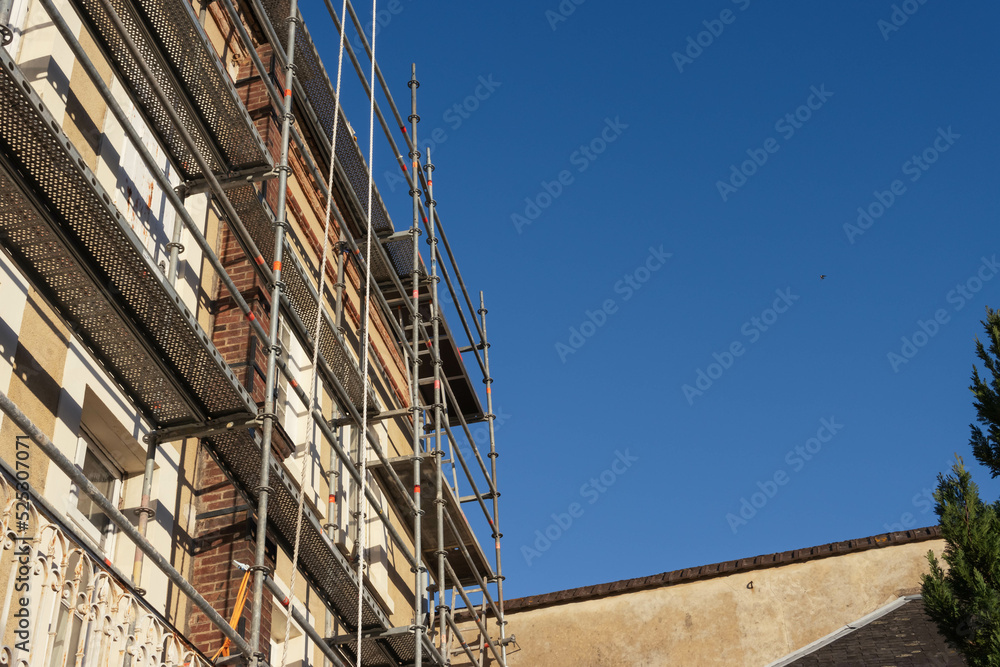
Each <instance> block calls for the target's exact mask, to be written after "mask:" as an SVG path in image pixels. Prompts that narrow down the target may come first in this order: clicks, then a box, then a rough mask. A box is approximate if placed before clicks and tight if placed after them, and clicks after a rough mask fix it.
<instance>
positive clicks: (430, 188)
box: [418, 146, 451, 664]
mask: <svg viewBox="0 0 1000 667" xmlns="http://www.w3.org/2000/svg"><path fill="white" fill-rule="evenodd" d="M424 169H425V170H426V171H427V221H426V223H425V224H426V227H427V243H428V244H429V245H430V247H431V252H430V256H431V272H430V290H431V304H430V308H431V331H432V336H431V363H432V364H433V366H434V456H435V457H437V460H436V462H435V466H434V494H435V495H434V504H435V513H436V515H437V550H436V551H435V554H436V555H437V571H438V591H437V594H438V622H439V624H440V625H439V630H438V632H439V633H440V636H439V638H438V641H439V642H440V648H441V655H442V656H444V659H445V661H446V662H447V663H449V664H450V663H451V658H450V657H449V654H448V651H447V650H446V648H445V643H444V642H445V630H446V629H447V627H448V626H447V618H446V616H447V615H449V614H450V609H449V608H448V606H447V604H445V602H446V600H445V567H444V565H445V561H444V559H445V556H446V555H447V554H448V552H447V551H445V548H444V503H445V500H444V481H445V480H444V471H443V468H444V461H443V456H444V450H443V449H442V448H441V429H442V425H441V413H442V412H443V410H444V404H443V401H442V397H441V352H440V345H439V343H440V340H441V338H440V321H441V313H440V312H439V310H438V294H437V283H438V275H437V235H436V234H435V233H434V206H435V205H436V204H437V202H436V201H434V182H433V180H432V178H433V177H432V174H433V172H434V163H433V162H431V148H430V146H428V147H427V165H426V166H425V167H424ZM418 173H419V172H418Z"/></svg>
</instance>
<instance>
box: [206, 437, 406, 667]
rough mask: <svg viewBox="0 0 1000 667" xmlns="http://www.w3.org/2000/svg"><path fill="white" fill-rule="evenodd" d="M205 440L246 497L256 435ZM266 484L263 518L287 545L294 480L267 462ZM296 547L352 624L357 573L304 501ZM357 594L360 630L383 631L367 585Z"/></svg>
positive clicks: (254, 474) (255, 470)
mask: <svg viewBox="0 0 1000 667" xmlns="http://www.w3.org/2000/svg"><path fill="white" fill-rule="evenodd" d="M206 442H208V443H209V445H210V447H211V452H212V455H213V456H214V457H215V458H216V460H217V461H218V462H219V464H220V465H221V467H222V468H223V470H226V471H227V473H228V474H229V476H230V479H231V480H232V481H233V482H234V483H235V484H236V486H237V487H238V488H239V489H240V490H241V491H243V493H244V494H245V495H247V496H248V497H251V498H253V497H255V494H254V493H253V491H252V489H254V488H255V487H256V486H257V484H258V482H259V480H260V443H259V438H258V437H257V434H256V433H255V432H254V431H253V430H250V431H241V432H235V433H227V434H224V435H219V436H213V437H210V438H207V439H206ZM271 488H272V489H273V493H272V494H271V495H270V496H269V498H268V513H267V514H268V521H269V523H270V526H271V528H272V529H273V530H274V531H275V533H277V535H278V536H279V537H280V538H281V539H282V540H283V541H284V543H285V546H286V547H288V548H289V549H290V547H289V545H291V544H293V543H294V541H295V517H296V516H297V513H298V493H297V491H295V488H296V484H295V482H294V481H293V480H292V479H291V478H289V476H288V475H287V474H286V473H285V471H284V469H283V468H282V467H281V466H280V465H278V464H277V463H272V466H271ZM299 549H300V551H299V563H300V566H301V568H302V570H303V571H304V572H305V575H306V577H307V578H308V579H309V581H310V583H312V584H313V585H314V586H315V587H316V589H317V590H318V591H319V592H320V595H322V596H323V597H324V598H325V599H326V601H327V602H328V603H329V604H330V606H331V607H332V608H333V609H335V610H336V611H337V613H338V614H339V615H340V618H341V620H342V622H343V623H344V624H345V625H346V626H347V627H349V628H351V629H356V627H355V623H356V622H357V617H358V616H357V614H358V586H357V578H356V576H355V574H354V571H353V569H352V567H351V564H350V563H349V562H348V561H347V559H346V558H344V556H343V555H342V554H341V553H340V550H339V549H338V548H337V547H336V546H335V545H334V544H333V543H332V542H330V540H329V539H328V538H327V537H326V535H325V534H324V532H323V529H322V527H321V526H320V523H319V521H317V519H316V517H315V515H314V514H313V513H312V511H311V510H309V509H308V506H307V508H306V510H305V512H304V515H303V521H302V537H301V543H300V546H299ZM363 597H364V611H363V613H362V624H361V627H362V629H363V630H373V629H374V630H378V629H381V630H385V629H387V628H389V627H391V625H390V623H389V619H388V618H387V617H386V615H385V614H384V613H383V612H382V610H381V608H380V607H379V606H378V604H377V603H376V602H375V599H374V598H373V597H372V596H371V594H370V593H369V592H368V590H367V589H365V590H364V596H363ZM365 664H368V663H365Z"/></svg>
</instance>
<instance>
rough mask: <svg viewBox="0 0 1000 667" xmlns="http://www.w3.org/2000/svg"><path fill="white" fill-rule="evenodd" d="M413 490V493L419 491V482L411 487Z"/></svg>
mask: <svg viewBox="0 0 1000 667" xmlns="http://www.w3.org/2000/svg"><path fill="white" fill-rule="evenodd" d="M413 492H414V493H420V485H419V484H417V485H415V486H414V487H413Z"/></svg>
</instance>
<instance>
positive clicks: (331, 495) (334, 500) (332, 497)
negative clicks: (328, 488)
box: [330, 493, 337, 503]
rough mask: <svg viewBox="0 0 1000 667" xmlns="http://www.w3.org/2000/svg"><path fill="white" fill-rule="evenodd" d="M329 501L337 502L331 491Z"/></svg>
mask: <svg viewBox="0 0 1000 667" xmlns="http://www.w3.org/2000/svg"><path fill="white" fill-rule="evenodd" d="M330 502H331V503H335V502H337V496H335V495H334V494H332V493H331V494H330Z"/></svg>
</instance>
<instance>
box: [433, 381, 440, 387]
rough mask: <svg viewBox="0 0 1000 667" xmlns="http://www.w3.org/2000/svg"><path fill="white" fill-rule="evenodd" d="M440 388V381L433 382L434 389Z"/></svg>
mask: <svg viewBox="0 0 1000 667" xmlns="http://www.w3.org/2000/svg"><path fill="white" fill-rule="evenodd" d="M440 386H441V381H440V380H434V388H435V389H437V388H438V387H440Z"/></svg>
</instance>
